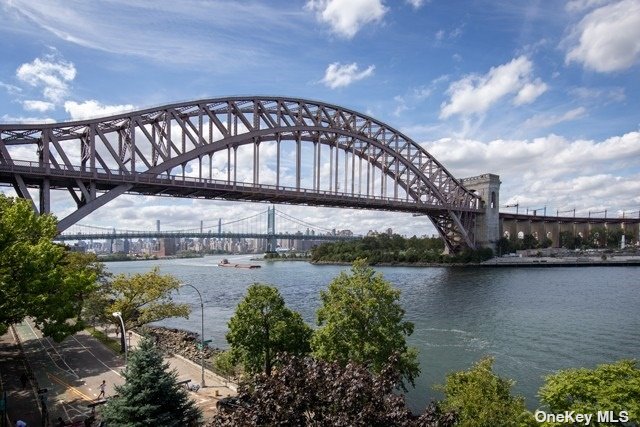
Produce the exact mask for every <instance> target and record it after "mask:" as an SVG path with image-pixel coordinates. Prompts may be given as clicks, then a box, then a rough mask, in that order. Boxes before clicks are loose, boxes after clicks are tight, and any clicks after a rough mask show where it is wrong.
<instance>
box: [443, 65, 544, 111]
mask: <svg viewBox="0 0 640 427" xmlns="http://www.w3.org/2000/svg"><path fill="white" fill-rule="evenodd" d="M532 77H533V64H532V62H531V61H530V60H529V59H528V58H527V57H526V56H520V57H518V58H514V59H513V60H511V62H509V63H507V64H503V65H500V66H498V67H493V68H491V70H489V72H488V73H487V74H485V75H482V76H480V75H477V74H471V75H468V76H465V77H463V78H462V79H460V80H458V81H455V82H453V83H451V85H450V86H449V89H448V90H447V94H449V95H450V96H451V98H450V99H449V102H444V103H442V105H441V109H440V118H442V119H446V118H448V117H450V116H452V115H454V114H462V115H469V114H479V113H484V112H485V111H487V110H488V109H489V108H490V107H491V106H492V105H493V104H494V103H496V102H497V101H499V100H500V99H502V98H503V97H505V96H507V95H509V94H514V93H515V94H516V98H515V100H514V103H515V104H516V105H520V104H523V103H530V102H533V101H534V100H535V99H536V98H537V97H538V96H540V95H541V94H542V93H543V92H544V91H545V90H546V84H545V83H543V82H542V81H541V80H540V79H535V80H534V81H532Z"/></svg>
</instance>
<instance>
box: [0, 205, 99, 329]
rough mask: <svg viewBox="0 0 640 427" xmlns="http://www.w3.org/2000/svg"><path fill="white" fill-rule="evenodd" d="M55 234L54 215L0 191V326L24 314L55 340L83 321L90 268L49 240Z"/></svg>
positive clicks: (91, 282) (92, 275) (92, 285)
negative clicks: (81, 316)
mask: <svg viewBox="0 0 640 427" xmlns="http://www.w3.org/2000/svg"><path fill="white" fill-rule="evenodd" d="M56 234H57V231H56V219H55V217H53V216H51V215H37V214H36V213H35V212H34V211H33V210H32V208H31V205H30V203H29V202H27V201H26V200H22V199H13V198H9V197H6V196H4V195H2V194H0V332H3V331H6V329H7V327H8V326H9V325H10V324H12V323H16V322H20V321H22V320H23V319H24V318H25V317H27V316H29V317H31V318H33V320H34V321H35V323H36V325H37V326H38V328H39V329H40V330H42V332H43V333H44V334H45V335H47V336H50V337H52V338H53V339H55V340H56V341H61V340H63V339H64V338H65V337H67V336H69V335H71V334H73V333H75V332H77V331H78V330H81V329H82V328H83V327H84V324H83V322H82V321H81V319H80V313H81V310H82V304H83V300H84V298H85V296H86V295H88V294H89V293H91V292H92V291H93V290H94V288H95V280H96V272H95V270H94V269H93V267H92V266H91V262H89V261H88V259H86V258H81V257H78V256H77V255H76V254H73V253H70V252H68V251H67V249H66V248H65V247H64V246H61V245H57V244H54V243H53V242H52V239H53V238H54V237H55V235H56Z"/></svg>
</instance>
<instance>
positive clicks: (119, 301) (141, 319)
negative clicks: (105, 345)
mask: <svg viewBox="0 0 640 427" xmlns="http://www.w3.org/2000/svg"><path fill="white" fill-rule="evenodd" d="M179 287H180V282H179V281H178V279H176V278H175V277H173V276H171V275H169V274H166V275H163V274H160V272H159V269H158V267H154V268H153V270H151V271H150V272H148V273H143V274H141V273H137V274H134V275H131V276H125V275H124V274H119V275H117V276H116V277H115V278H114V279H113V281H112V282H111V283H110V284H109V287H108V289H109V292H110V294H109V295H108V296H107V297H108V298H110V299H111V300H112V302H111V303H110V304H109V305H108V306H107V308H106V317H107V318H109V319H110V320H111V321H112V322H114V323H115V325H116V327H119V326H120V323H119V322H120V321H119V320H118V319H116V318H114V317H113V316H112V313H114V312H116V311H119V312H120V313H122V319H123V320H124V322H125V326H126V327H127V328H130V327H134V326H142V325H146V324H147V323H151V322H156V321H158V320H162V319H166V318H167V317H189V313H190V312H191V309H190V308H189V305H188V304H176V303H174V302H173V299H172V298H171V292H172V291H174V290H176V289H178V288H179ZM120 344H121V346H122V351H124V345H125V343H124V335H123V334H121V339H120Z"/></svg>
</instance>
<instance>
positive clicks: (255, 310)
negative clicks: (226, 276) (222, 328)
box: [226, 283, 312, 375]
mask: <svg viewBox="0 0 640 427" xmlns="http://www.w3.org/2000/svg"><path fill="white" fill-rule="evenodd" d="M311 333H312V331H311V328H310V327H309V326H308V325H307V324H306V323H304V320H302V317H301V316H300V314H299V313H297V312H295V311H292V310H290V309H289V308H287V307H286V306H285V303H284V299H283V298H282V296H281V295H280V292H279V291H278V289H277V288H275V287H272V286H268V285H263V284H259V283H254V284H253V285H251V286H250V287H249V289H248V290H247V295H246V296H245V297H244V299H243V300H242V301H241V302H240V304H238V307H237V308H236V312H235V314H234V315H233V317H232V318H231V319H230V320H229V332H228V333H227V336H226V338H227V342H228V343H229V345H230V346H231V352H232V354H233V358H234V359H235V360H236V361H239V362H240V363H241V364H242V366H243V367H244V370H245V372H247V373H249V374H255V373H258V372H264V373H266V374H267V375H270V374H271V368H272V367H273V361H274V359H275V357H276V354H277V353H278V352H281V351H286V352H290V353H293V354H305V353H308V352H309V350H310V347H309V338H310V337H311Z"/></svg>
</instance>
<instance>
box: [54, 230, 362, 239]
mask: <svg viewBox="0 0 640 427" xmlns="http://www.w3.org/2000/svg"><path fill="white" fill-rule="evenodd" d="M183 237H184V238H200V239H207V238H208V239H278V240H280V239H292V240H323V241H336V240H358V239H362V236H334V235H320V234H319V235H312V234H301V235H298V234H286V233H276V234H264V233H209V232H202V233H201V232H199V231H193V232H190V231H122V232H119V231H116V232H115V233H107V232H104V233H67V234H59V235H58V236H56V238H55V239H54V240H57V241H69V240H110V239H138V238H140V239H146V238H151V239H152V238H155V239H167V238H169V239H171V238H176V239H177V238H183Z"/></svg>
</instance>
